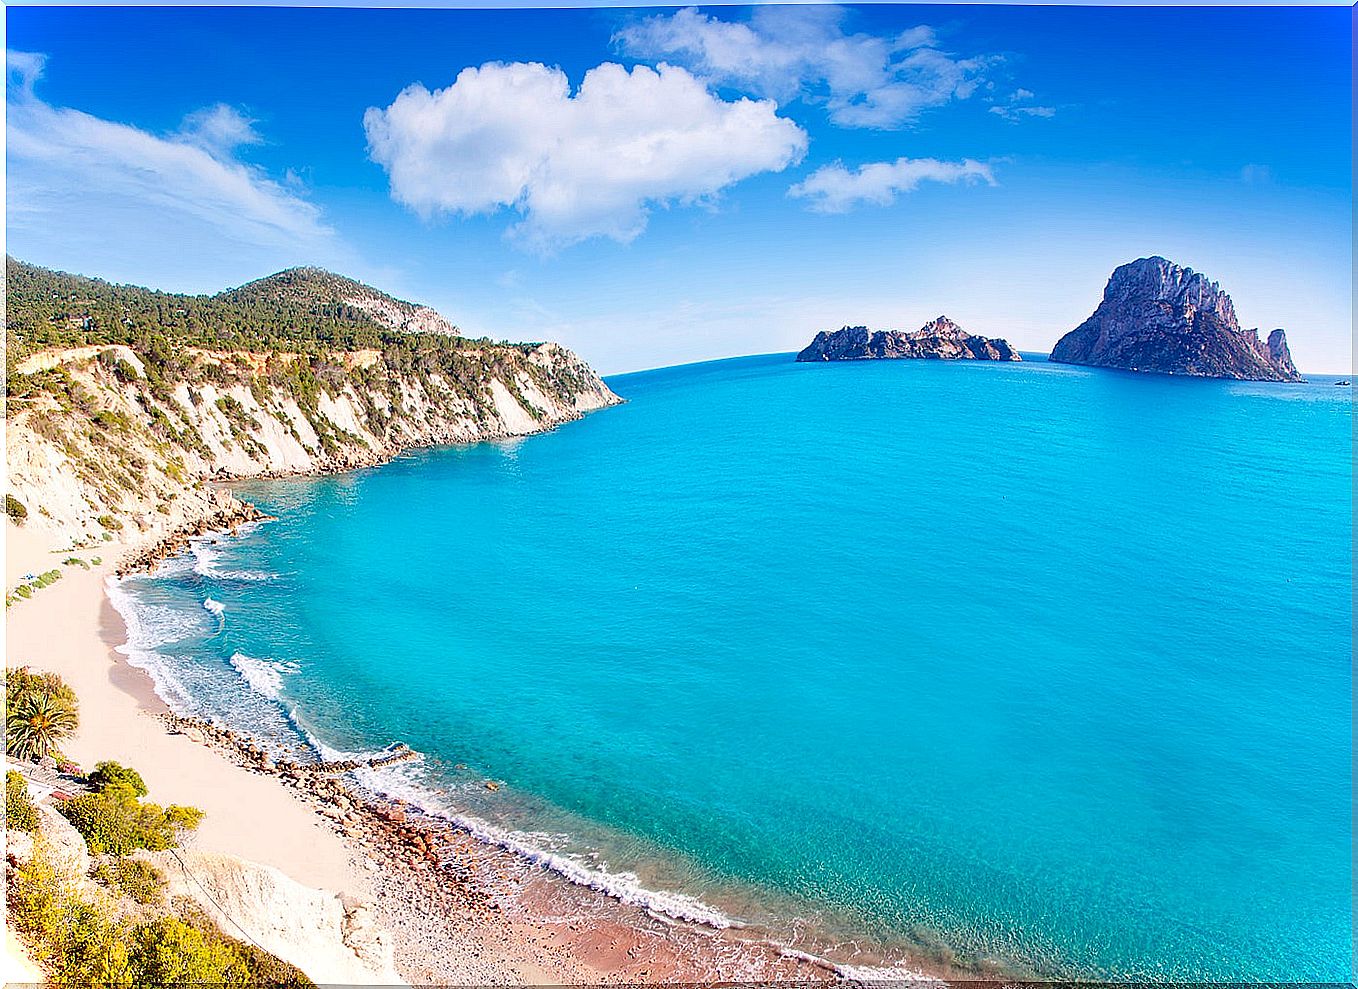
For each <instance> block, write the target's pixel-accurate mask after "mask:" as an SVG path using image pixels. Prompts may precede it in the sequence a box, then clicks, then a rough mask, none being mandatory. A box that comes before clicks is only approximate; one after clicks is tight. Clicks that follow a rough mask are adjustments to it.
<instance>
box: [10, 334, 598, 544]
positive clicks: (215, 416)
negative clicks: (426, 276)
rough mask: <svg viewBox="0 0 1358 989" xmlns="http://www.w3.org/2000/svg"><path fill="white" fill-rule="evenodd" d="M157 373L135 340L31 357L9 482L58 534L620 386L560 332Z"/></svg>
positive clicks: (453, 434)
mask: <svg viewBox="0 0 1358 989" xmlns="http://www.w3.org/2000/svg"><path fill="white" fill-rule="evenodd" d="M180 356H181V357H186V359H187V366H186V368H185V369H183V370H182V371H181V372H180V373H179V374H178V379H177V380H175V381H168V380H165V379H159V378H158V379H156V380H155V381H153V380H151V378H149V377H148V369H147V367H146V366H145V365H144V364H143V359H142V357H141V356H139V355H138V354H137V353H135V352H134V351H133V350H132V349H131V348H128V347H124V346H113V347H82V348H71V349H68V350H64V351H61V350H57V351H44V352H40V353H37V354H33V355H31V356H29V357H28V358H26V359H25V360H24V361H22V362H21V363H20V364H19V366H18V368H17V370H18V371H19V372H20V374H21V375H24V376H25V377H27V378H31V382H30V384H31V387H29V388H27V389H26V390H25V393H24V394H23V395H22V397H17V398H12V399H11V402H10V408H9V415H8V421H7V433H6V458H7V463H8V471H9V477H8V492H9V494H11V495H12V496H13V497H14V498H17V499H18V500H19V501H20V502H21V503H22V504H23V506H24V508H25V509H26V510H27V513H28V515H27V519H26V521H25V523H24V524H25V525H26V526H29V527H36V528H39V529H44V530H47V531H49V532H51V533H52V535H53V539H54V542H55V541H61V542H64V543H66V544H69V542H70V541H74V540H79V539H82V538H88V537H95V538H101V537H102V535H103V533H104V532H114V533H116V534H117V538H118V539H119V541H120V542H122V543H136V542H139V541H142V540H139V539H137V538H136V537H137V536H138V535H139V534H144V535H146V536H147V537H148V538H149V537H153V536H155V535H157V534H164V533H167V532H169V531H171V530H173V529H175V528H177V527H180V526H182V525H183V524H185V523H186V522H188V521H192V520H195V519H200V518H203V517H206V516H208V515H211V514H214V513H217V512H220V511H222V510H223V509H225V508H227V507H229V506H230V505H231V503H232V499H231V496H230V495H229V494H228V493H227V492H225V491H224V490H222V489H220V488H217V487H214V486H213V485H212V484H211V482H212V481H214V480H222V479H228V478H244V477H258V476H277V475H289V474H308V473H320V472H329V471H336V470H343V469H347V468H351V467H358V466H363V465H368V464H375V463H380V462H382V461H384V460H386V459H388V458H390V457H391V456H393V455H395V454H396V453H398V452H400V451H401V450H404V449H408V448H412V447H418V446H429V445H435V444H444V443H465V442H472V441H477V440H485V439H494V438H499V437H509V436H522V435H526V434H529V433H536V432H541V431H543V430H547V429H551V428H553V427H555V426H557V425H560V424H561V423H564V422H568V421H570V420H572V419H578V418H580V417H581V416H582V415H584V414H585V413H587V412H590V411H593V410H595V409H601V408H604V407H605V406H608V405H612V404H615V403H617V402H618V401H620V400H619V399H618V397H617V396H616V395H614V394H613V392H612V391H610V390H609V388H608V386H607V385H605V384H604V383H603V382H602V381H601V380H600V379H599V377H598V375H597V374H595V373H594V371H593V370H592V369H591V368H590V367H589V366H588V365H587V364H585V363H584V362H583V361H581V360H580V359H579V358H577V357H576V356H575V355H574V354H572V353H571V352H570V351H568V350H566V349H565V348H564V347H561V346H559V345H558V344H553V343H545V344H538V345H532V346H514V345H502V346H501V345H494V346H484V345H482V346H477V347H471V346H470V345H469V347H468V349H467V350H466V351H465V352H459V354H458V355H456V356H457V359H456V360H452V359H450V358H449V357H447V356H446V355H445V356H444V357H443V358H442V363H441V364H440V365H439V366H438V367H434V368H424V367H421V366H419V365H418V363H414V364H411V362H410V361H409V359H408V355H404V356H403V355H396V354H393V355H390V356H388V355H384V354H383V353H382V352H380V351H377V350H370V351H354V352H339V353H333V354H329V355H326V356H325V357H324V358H318V357H314V356H313V357H303V356H300V355H296V354H287V353H278V352H273V353H253V352H245V351H229V352H218V351H208V350H188V351H185V352H184V353H182V354H181V355H180Z"/></svg>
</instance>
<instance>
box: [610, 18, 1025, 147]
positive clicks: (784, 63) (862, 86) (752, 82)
mask: <svg viewBox="0 0 1358 989" xmlns="http://www.w3.org/2000/svg"><path fill="white" fill-rule="evenodd" d="M843 19H844V11H843V9H842V8H839V7H833V6H819V5H817V6H791V7H788V6H766V7H755V8H754V10H753V12H752V13H751V15H750V20H749V23H738V22H733V21H724V20H720V19H718V18H716V17H709V16H707V15H705V14H702V13H700V12H699V11H697V10H696V9H693V8H687V9H684V10H680V11H678V12H676V13H674V14H660V15H656V16H654V17H649V18H647V19H645V20H643V21H639V22H638V23H636V24H632V25H630V26H628V27H626V28H623V29H622V30H621V31H619V32H618V33H617V34H616V35H615V36H614V42H615V43H616V44H617V45H618V46H619V48H620V49H621V50H622V51H623V52H625V53H626V54H628V55H631V56H634V57H637V58H666V59H670V60H671V61H675V62H679V63H680V64H683V65H686V66H688V67H689V68H691V69H692V70H693V71H694V72H696V73H697V74H698V75H699V76H701V77H703V78H705V79H708V80H710V81H712V82H713V83H715V84H718V85H728V86H733V87H736V88H740V89H744V90H746V91H748V92H752V93H755V94H757V95H760V96H766V97H770V98H772V99H777V100H780V101H787V100H791V99H794V98H797V97H801V98H804V99H808V100H810V101H813V102H819V103H823V104H824V105H825V107H826V109H827V111H828V112H829V115H830V119H831V120H833V121H834V122H835V123H837V124H839V125H841V126H844V127H870V128H879V129H893V128H899V127H902V126H905V125H908V124H910V123H911V122H913V121H914V120H915V119H916V118H917V117H918V116H919V115H920V113H922V112H923V111H924V110H927V109H929V108H931V107H938V106H943V105H944V104H946V103H948V102H950V101H952V100H954V99H966V98H968V97H969V96H971V95H972V93H974V92H975V91H976V89H977V87H978V86H979V85H980V83H981V82H982V80H983V78H984V76H985V73H986V70H987V69H989V68H990V67H991V66H993V65H995V64H996V63H998V62H999V61H1000V59H999V57H998V56H993V55H977V56H973V57H969V58H961V57H958V56H956V55H953V54H951V53H949V52H945V51H943V50H942V49H941V48H940V47H939V42H938V38H937V36H936V35H935V33H934V31H933V29H931V28H928V27H916V28H912V29H910V30H908V31H903V32H901V33H899V34H895V35H891V36H877V35H870V34H846V33H845V32H844V28H843V24H842V21H843Z"/></svg>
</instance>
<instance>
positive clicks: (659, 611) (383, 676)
mask: <svg viewBox="0 0 1358 989" xmlns="http://www.w3.org/2000/svg"><path fill="white" fill-rule="evenodd" d="M611 384H612V385H613V387H614V389H615V390H616V391H617V392H618V393H619V394H621V395H623V396H624V397H626V398H627V399H628V400H629V401H628V404H626V405H624V406H621V407H617V408H613V409H609V410H605V411H603V412H600V413H597V414H594V415H592V416H589V417H588V418H586V419H585V420H583V421H581V422H577V423H572V424H570V425H568V426H566V427H564V428H562V429H560V430H558V431H556V432H554V433H551V434H548V435H544V436H539V437H534V438H531V439H527V440H523V441H518V442H513V443H503V444H482V445H478V446H473V447H467V448H448V449H437V450H429V451H424V452H420V453H417V454H413V455H410V456H406V457H402V458H401V459H399V460H397V461H396V462H394V463H392V464H390V465H387V466H385V467H382V468H380V469H375V470H367V471H361V472H358V473H354V474H348V475H344V476H341V477H332V478H325V479H320V480H306V481H289V482H273V483H260V484H254V485H250V486H248V487H247V488H245V489H244V491H243V494H244V495H245V496H246V497H249V498H252V499H254V500H256V501H257V502H258V503H259V504H260V505H261V506H262V507H264V508H265V509H267V510H269V511H271V512H273V513H276V514H277V515H278V516H279V520H278V521H277V522H273V523H270V524H268V525H265V526H262V527H260V528H258V529H257V530H255V531H254V532H252V533H250V534H248V535H246V536H245V537H244V538H242V539H239V540H224V541H222V542H220V543H218V544H217V545H207V544H200V546H199V547H198V553H197V556H196V558H194V559H192V560H185V561H182V562H181V563H179V564H175V565H171V566H169V567H167V568H166V569H165V570H164V571H163V572H162V574H161V575H160V576H158V577H156V578H154V579H137V580H132V581H129V582H126V583H125V585H124V590H126V591H129V592H131V593H132V595H133V596H134V598H135V600H136V601H137V602H138V607H137V610H136V611H135V613H134V615H133V626H134V628H133V631H134V633H135V636H136V639H135V642H134V644H136V645H137V646H138V648H139V650H140V653H139V655H140V658H141V659H142V660H143V661H152V662H154V663H155V664H156V666H157V669H158V672H159V675H160V677H161V680H162V682H163V684H164V689H165V691H166V692H167V693H169V694H170V695H171V699H172V700H174V701H175V702H176V703H178V704H180V705H181V706H184V707H188V708H192V709H194V710H199V711H206V712H210V713H214V714H216V715H218V716H223V717H227V718H231V719H233V720H236V721H244V722H249V723H251V724H253V725H255V726H256V727H258V728H261V729H262V730H269V729H270V728H272V730H277V731H286V730H287V723H286V721H285V720H284V717H283V715H284V714H285V712H286V711H288V710H291V711H292V712H293V717H294V719H295V722H296V723H298V724H300V725H303V726H305V728H306V729H307V730H309V731H310V732H312V733H313V735H314V736H315V737H316V738H317V739H319V740H320V741H322V742H324V743H325V744H326V745H328V746H331V747H334V748H336V749H341V750H352V751H358V750H370V749H374V748H378V747H381V746H383V745H385V744H387V743H389V742H391V741H393V740H395V739H398V738H399V739H401V740H404V741H406V742H408V743H410V744H411V745H413V746H414V747H416V748H418V749H420V750H422V751H424V752H426V753H428V754H429V756H430V758H429V760H428V761H427V762H425V763H422V764H419V765H417V766H415V767H412V768H410V769H408V770H407V771H405V775H404V776H403V777H402V785H403V786H416V785H418V786H424V787H428V788H431V789H430V791H429V792H431V793H432V792H433V790H432V788H435V787H437V788H440V789H442V790H444V791H445V792H443V793H440V794H438V795H437V799H438V800H440V801H443V803H444V805H445V806H447V807H448V809H449V810H454V811H458V812H462V813H465V814H470V815H473V816H475V817H476V818H477V819H478V820H482V821H485V822H489V824H491V825H494V826H498V827H504V828H513V829H517V830H518V832H520V833H519V835H518V837H519V838H520V839H522V842H523V843H524V844H528V845H536V846H538V847H551V848H554V849H555V850H557V851H558V852H559V853H561V854H563V855H567V856H572V855H573V856H575V861H578V862H580V863H583V864H586V865H589V866H591V867H597V866H599V865H600V864H601V863H602V864H606V866H607V868H608V869H609V870H611V871H612V872H623V871H631V872H635V873H638V874H639V876H640V879H639V880H638V881H639V882H640V883H642V884H643V885H645V886H647V887H651V888H654V889H657V890H666V891H672V892H678V893H684V894H688V895H691V896H694V897H696V898H697V899H699V900H702V901H703V902H705V903H707V904H709V905H711V906H713V907H715V908H717V909H720V910H721V911H723V912H724V913H725V914H727V915H728V916H731V917H733V918H735V919H746V920H750V919H753V920H758V921H761V922H763V923H765V924H767V925H769V926H770V927H772V928H773V929H774V930H775V931H777V930H779V923H780V920H779V918H781V919H782V920H783V921H785V920H787V918H788V917H790V916H793V915H796V916H799V917H801V918H803V919H807V918H809V919H810V920H811V921H812V926H813V927H816V928H819V929H821V930H822V931H824V932H828V933H829V934H830V935H831V936H832V937H833V936H839V937H842V936H844V935H846V934H850V933H856V934H862V935H864V936H866V937H867V938H869V939H871V940H873V941H875V942H877V943H878V944H879V945H887V946H893V945H894V946H902V945H905V946H908V945H914V946H916V947H920V946H928V945H935V946H937V945H944V946H947V949H948V950H954V951H956V952H957V953H959V954H960V955H962V956H963V957H982V958H998V959H1003V960H1005V961H1008V962H1014V961H1016V960H1017V961H1022V962H1024V963H1026V964H1028V965H1032V966H1035V967H1036V968H1037V969H1038V970H1039V971H1040V972H1043V973H1047V974H1053V973H1065V974H1071V973H1078V974H1084V975H1096V976H1101V977H1111V978H1122V977H1136V978H1163V979H1195V980H1208V979H1217V980H1224V979H1248V980H1285V981H1299V980H1347V979H1348V978H1349V977H1350V974H1351V969H1352V966H1351V946H1352V935H1351V929H1350V922H1351V915H1350V899H1349V898H1350V837H1351V829H1350V709H1351V708H1350V699H1351V695H1350V659H1351V610H1350V608H1351V587H1352V561H1351V554H1350V530H1351V498H1350V496H1351V486H1350V483H1351V464H1350V453H1351V429H1352V407H1351V405H1350V396H1349V390H1348V389H1342V388H1336V387H1334V386H1333V385H1332V384H1329V383H1327V382H1317V383H1313V384H1309V385H1278V384H1239V383H1230V382H1218V381H1200V380H1186V379H1179V378H1161V377H1153V376H1145V375H1133V374H1123V373H1118V372H1108V371H1098V370H1090V369H1081V368H1074V367H1062V366H1058V365H1050V364H1046V363H1045V362H1032V363H1024V364H1018V365H1010V364H972V363H955V364H954V363H940V362H924V361H895V362H868V363H845V364H822V365H814V364H812V365H808V364H795V363H793V362H792V361H791V359H790V356H788V355H780V356H768V357H757V358H747V359H740V360H732V361H721V362H713V363H709V364H700V365H690V366H686V367H679V368H671V369H665V370H660V371H651V372H643V373H639V374H632V375H625V376H620V377H617V378H615V379H612V380H611ZM190 564H192V566H191V565H190ZM258 578H267V579H258ZM209 598H210V599H211V601H212V602H213V605H212V606H213V607H215V606H216V605H217V604H220V605H221V617H220V618H219V617H218V616H217V615H216V614H214V613H213V612H211V611H209V610H207V609H205V608H204V602H205V601H206V600H207V599H209ZM123 606H124V608H125V609H127V607H128V605H127V604H126V602H124V605H123ZM152 649H154V650H155V653H156V654H155V655H154V656H151V655H149V653H148V650H152ZM233 656H234V657H235V663H234V665H233V663H232V657H233ZM242 671H244V672H246V673H248V674H249V675H250V676H251V678H252V679H253V682H254V684H255V689H253V690H252V689H251V688H250V687H248V686H247V685H246V681H245V680H244V679H243V678H242V676H241V672H242ZM175 679H177V681H178V683H179V684H180V690H181V691H182V695H179V694H176V693H175V687H174V683H173V681H174V680H175ZM275 696H276V697H277V698H279V699H280V700H281V705H280V704H279V703H277V702H275V700H274V699H273V698H274V697H275ZM280 726H281V727H280ZM457 764H463V765H465V767H466V768H465V769H457V768H455V766H456V765H457ZM487 778H494V779H496V780H500V781H502V782H503V784H504V786H503V788H502V789H501V790H500V791H498V792H497V793H491V792H489V791H488V790H486V788H485V787H484V780H485V779H487ZM591 851H592V852H594V853H595V855H596V856H597V857H590V856H589V854H588V853H590V852H591ZM681 912H682V911H681ZM893 950H894V949H893Z"/></svg>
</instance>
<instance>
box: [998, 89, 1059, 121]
mask: <svg viewBox="0 0 1358 989" xmlns="http://www.w3.org/2000/svg"><path fill="white" fill-rule="evenodd" d="M1036 99H1037V94H1036V93H1034V92H1033V91H1032V90H1030V89H1016V90H1014V92H1012V93H1010V94H1009V97H1008V99H1006V100H1004V101H1003V102H999V103H996V104H995V105H994V106H992V107H991V108H990V112H991V113H993V114H995V116H997V117H1003V118H1004V119H1005V120H1008V121H1010V122H1011V123H1018V122H1019V121H1020V120H1027V119H1030V118H1033V117H1054V116H1056V107H1052V106H1042V105H1040V104H1038V103H1036V102H1034V101H1035V100H1036Z"/></svg>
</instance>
